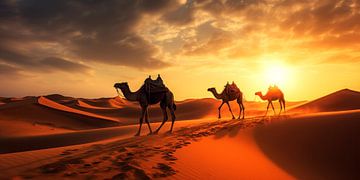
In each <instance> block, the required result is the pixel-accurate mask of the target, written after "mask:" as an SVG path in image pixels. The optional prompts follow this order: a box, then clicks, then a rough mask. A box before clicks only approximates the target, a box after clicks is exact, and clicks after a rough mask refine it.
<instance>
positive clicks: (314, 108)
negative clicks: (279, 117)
mask: <svg viewBox="0 0 360 180" xmlns="http://www.w3.org/2000/svg"><path fill="white" fill-rule="evenodd" d="M355 109H360V92H358V91H354V90H350V89H342V90H339V91H336V92H334V93H331V94H328V95H326V96H323V97H321V98H318V99H316V100H313V101H310V102H308V103H305V104H303V105H300V106H297V107H295V108H293V109H291V110H290V111H291V112H306V113H311V112H327V111H344V110H355Z"/></svg>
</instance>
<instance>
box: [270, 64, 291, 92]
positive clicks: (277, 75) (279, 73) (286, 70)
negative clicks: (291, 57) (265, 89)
mask: <svg viewBox="0 0 360 180" xmlns="http://www.w3.org/2000/svg"><path fill="white" fill-rule="evenodd" d="M263 72H264V74H263V75H264V80H265V82H266V83H267V84H269V85H279V86H286V85H287V84H288V83H289V81H291V79H292V73H291V67H290V66H288V65H286V64H284V63H282V62H278V61H271V62H270V63H266V64H265V66H264V69H263Z"/></svg>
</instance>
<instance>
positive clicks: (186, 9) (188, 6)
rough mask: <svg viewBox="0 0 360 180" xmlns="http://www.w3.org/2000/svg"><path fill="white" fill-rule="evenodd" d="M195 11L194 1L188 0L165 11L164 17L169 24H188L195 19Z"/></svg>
mask: <svg viewBox="0 0 360 180" xmlns="http://www.w3.org/2000/svg"><path fill="white" fill-rule="evenodd" d="M195 11H196V9H195V7H194V1H193V0H188V1H187V2H186V3H185V4H183V5H180V6H179V7H177V8H176V9H174V10H172V11H169V12H167V13H165V14H164V15H163V16H162V19H163V20H164V21H165V22H167V23H169V24H174V25H186V24H189V23H191V22H192V21H193V20H194V13H195Z"/></svg>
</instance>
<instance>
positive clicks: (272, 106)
mask: <svg viewBox="0 0 360 180" xmlns="http://www.w3.org/2000/svg"><path fill="white" fill-rule="evenodd" d="M270 104H271V108H272V109H273V111H274V114H276V112H275V108H274V105H273V103H272V102H271V101H270Z"/></svg>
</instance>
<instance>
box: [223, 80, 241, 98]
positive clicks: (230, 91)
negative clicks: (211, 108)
mask: <svg viewBox="0 0 360 180" xmlns="http://www.w3.org/2000/svg"><path fill="white" fill-rule="evenodd" d="M225 92H226V94H227V95H235V94H238V93H239V92H240V89H239V88H238V87H237V86H236V84H235V83H234V82H233V83H232V84H226V85H225Z"/></svg>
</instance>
